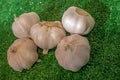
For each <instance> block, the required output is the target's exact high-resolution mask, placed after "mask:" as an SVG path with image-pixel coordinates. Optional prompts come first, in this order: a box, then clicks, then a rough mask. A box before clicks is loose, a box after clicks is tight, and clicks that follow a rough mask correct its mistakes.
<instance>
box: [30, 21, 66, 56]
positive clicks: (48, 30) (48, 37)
mask: <svg viewBox="0 0 120 80" xmlns="http://www.w3.org/2000/svg"><path fill="white" fill-rule="evenodd" d="M30 35H31V38H32V39H33V40H34V42H35V44H36V45H38V46H39V47H40V48H42V49H43V54H47V53H48V50H49V49H51V48H53V47H55V46H56V45H57V44H58V43H59V42H60V41H61V39H63V38H64V37H65V36H66V32H65V31H64V29H63V27H62V24H61V22H60V21H51V22H50V21H43V22H39V23H37V24H35V25H34V26H32V28H31V30H30Z"/></svg>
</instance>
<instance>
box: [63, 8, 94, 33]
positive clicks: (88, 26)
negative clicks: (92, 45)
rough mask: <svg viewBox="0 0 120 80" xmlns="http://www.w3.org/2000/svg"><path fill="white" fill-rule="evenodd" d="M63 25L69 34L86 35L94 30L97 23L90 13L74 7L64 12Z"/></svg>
mask: <svg viewBox="0 0 120 80" xmlns="http://www.w3.org/2000/svg"><path fill="white" fill-rule="evenodd" d="M62 24H63V27H64V28H65V30H66V31H67V32H70V33H72V34H74V33H77V34H80V35H85V34H88V33H89V32H90V31H91V30H92V28H93V27H94V24H95V21H94V19H93V17H92V16H91V15H90V14H89V13H88V12H86V11H85V10H83V9H80V8H77V7H74V6H73V7H70V8H68V9H67V10H66V11H65V12H64V14H63V16H62Z"/></svg>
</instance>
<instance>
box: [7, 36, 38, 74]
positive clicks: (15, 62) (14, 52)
mask: <svg viewBox="0 0 120 80" xmlns="http://www.w3.org/2000/svg"><path fill="white" fill-rule="evenodd" d="M7 59H8V64H9V65H10V66H11V67H12V68H13V69H14V70H15V71H20V72H21V71H22V70H23V69H29V68H30V67H31V66H32V65H33V64H34V63H35V62H36V61H37V60H38V54H37V46H36V45H35V44H34V42H33V41H32V40H31V39H29V38H21V39H17V40H15V41H14V42H13V44H12V45H11V46H10V47H9V49H8V51H7Z"/></svg>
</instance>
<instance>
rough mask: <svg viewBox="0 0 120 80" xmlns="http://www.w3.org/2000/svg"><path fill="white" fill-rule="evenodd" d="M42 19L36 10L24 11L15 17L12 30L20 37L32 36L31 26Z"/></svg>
mask: <svg viewBox="0 0 120 80" xmlns="http://www.w3.org/2000/svg"><path fill="white" fill-rule="evenodd" d="M39 21H40V18H39V16H38V15H37V14H36V13H35V12H30V13H24V14H22V15H20V16H19V18H16V17H15V21H14V22H13V24H12V31H13V33H14V35H15V36H16V37H18V38H23V37H30V35H29V33H30V28H31V27H32V26H33V25H34V24H36V23H38V22H39Z"/></svg>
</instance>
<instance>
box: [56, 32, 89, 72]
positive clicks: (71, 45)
mask: <svg viewBox="0 0 120 80" xmlns="http://www.w3.org/2000/svg"><path fill="white" fill-rule="evenodd" d="M55 57H56V59H57V61H58V63H59V65H60V66H62V67H63V68H64V69H66V70H70V71H73V72H76V71H78V70H80V69H81V67H83V66H84V65H85V64H87V62H88V61H89V57H90V45H89V42H88V40H87V38H85V37H82V36H80V35H78V34H74V35H71V36H67V37H65V38H63V40H61V42H60V43H59V44H58V46H57V48H56V51H55Z"/></svg>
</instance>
